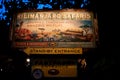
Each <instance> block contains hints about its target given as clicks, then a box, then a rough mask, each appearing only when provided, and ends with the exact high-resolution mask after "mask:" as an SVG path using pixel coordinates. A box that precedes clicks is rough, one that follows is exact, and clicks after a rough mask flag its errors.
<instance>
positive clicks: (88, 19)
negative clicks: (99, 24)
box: [12, 10, 95, 53]
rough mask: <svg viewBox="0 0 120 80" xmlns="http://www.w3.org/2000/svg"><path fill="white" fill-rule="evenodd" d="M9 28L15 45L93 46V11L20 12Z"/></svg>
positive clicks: (32, 46)
mask: <svg viewBox="0 0 120 80" xmlns="http://www.w3.org/2000/svg"><path fill="white" fill-rule="evenodd" d="M12 27H13V28H12V41H13V47H15V48H28V47H30V48H39V50H41V49H42V48H44V49H45V48H46V49H48V50H49V49H53V48H56V49H58V48H60V49H61V48H62V49H63V50H65V48H66V49H68V48H76V49H77V48H94V47H95V32H94V24H93V13H92V12H88V11H84V10H55V11H28V12H21V13H18V14H17V16H16V19H15V20H14V23H13V26H12ZM70 50H71V49H70ZM52 51H55V50H54V49H53V50H52ZM78 53H79V52H78ZM80 53H81V52H80Z"/></svg>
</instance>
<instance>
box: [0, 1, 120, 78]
mask: <svg viewBox="0 0 120 80" xmlns="http://www.w3.org/2000/svg"><path fill="white" fill-rule="evenodd" d="M37 1H38V0H36V1H32V2H33V3H35V4H37ZM41 1H43V2H42V3H44V4H46V3H47V2H49V0H41ZM45 1H46V2H45ZM64 1H66V0H64ZM75 1H76V2H77V1H78V2H79V4H80V1H79V0H75ZM81 1H82V0H81ZM90 1H91V2H92V3H93V4H92V5H93V6H92V5H90V6H89V8H90V9H91V10H93V11H95V12H97V15H98V27H99V42H98V46H97V48H96V49H94V50H91V51H90V52H87V53H86V54H85V57H86V59H87V63H88V71H87V72H86V74H85V77H88V76H89V77H90V79H91V80H116V78H118V76H117V75H115V74H116V72H117V71H118V69H119V67H118V65H119V56H118V54H119V22H118V20H119V18H118V14H117V13H118V9H117V8H118V5H117V2H115V1H107V2H105V1H104V0H90ZM53 2H56V1H55V0H53ZM66 2H67V1H66ZM58 3H59V1H58ZM58 3H57V5H54V4H52V3H49V4H51V5H52V6H54V7H53V9H59V7H58V6H59V4H58ZM4 4H8V3H4ZM79 4H75V5H74V6H71V7H73V8H80V7H78V5H79ZM9 5H12V6H13V8H7V10H8V12H7V13H6V14H4V15H6V16H7V18H6V19H1V20H0V37H1V38H0V55H1V58H0V66H1V65H2V66H6V65H7V66H8V67H9V68H10V70H13V72H16V73H17V72H19V71H17V70H18V69H19V67H18V66H20V65H24V61H25V58H26V57H27V55H25V54H19V53H18V52H12V49H11V47H10V45H11V43H10V41H9V30H10V25H9V24H8V23H11V20H10V18H11V17H12V14H13V12H14V11H16V10H17V9H16V5H13V4H9ZM20 5H23V4H20ZM63 6H64V7H62V8H67V7H68V8H71V7H70V5H69V4H68V3H67V4H63ZM34 8H36V5H34V6H30V7H29V8H28V6H24V7H22V8H19V10H22V9H34ZM83 8H86V7H83ZM44 9H46V8H44ZM48 9H49V8H48ZM117 18H118V20H117ZM8 58H13V60H15V61H12V62H11V63H9V62H7V61H6V60H8ZM21 59H22V60H21ZM19 63H21V64H19ZM8 64H10V65H13V67H16V65H17V67H16V68H11V67H10V66H9V65H8ZM21 67H23V68H22V70H23V71H24V69H25V70H26V67H25V66H21ZM1 69H2V68H1ZM20 70H21V69H20ZM7 71H8V72H5V73H3V72H2V71H1V72H2V74H6V73H7V74H8V75H10V74H9V73H11V72H12V71H11V72H10V71H9V70H7ZM28 72H29V71H28ZM28 72H26V73H27V74H28V75H30V74H29V73H28ZM21 73H22V72H21ZM21 73H17V74H11V75H12V77H11V78H12V79H13V76H14V75H16V76H17V77H19V78H20V79H23V77H20V75H21ZM21 76H24V75H21ZM0 77H1V76H0ZM17 77H16V78H17ZM16 78H14V79H16ZM0 80H5V79H0ZM86 80H88V79H86Z"/></svg>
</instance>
